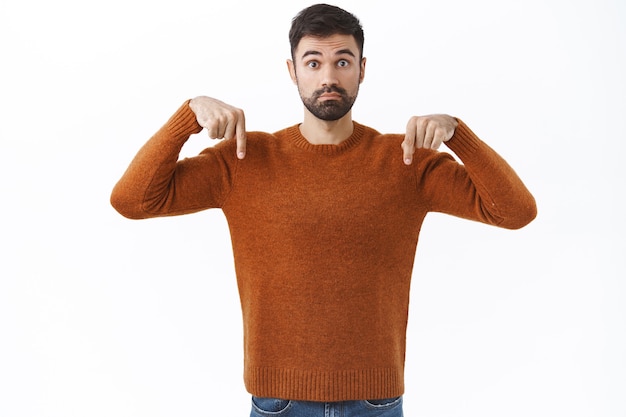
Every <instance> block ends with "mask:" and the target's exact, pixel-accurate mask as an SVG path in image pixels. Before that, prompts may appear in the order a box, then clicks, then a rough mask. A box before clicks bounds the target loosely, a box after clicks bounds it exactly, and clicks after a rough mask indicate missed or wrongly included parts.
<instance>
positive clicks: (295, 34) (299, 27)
mask: <svg viewBox="0 0 626 417" xmlns="http://www.w3.org/2000/svg"><path fill="white" fill-rule="evenodd" d="M336 34H341V35H352V36H354V39H355V41H356V44H357V46H358V47H359V52H360V54H361V56H360V58H363V42H364V35H363V28H362V27H361V23H360V22H359V19H357V17H356V16H355V15H353V14H352V13H349V12H347V11H345V10H343V9H341V8H339V7H337V6H331V5H329V4H315V5H313V6H310V7H307V8H306V9H303V10H302V11H300V13H298V14H297V15H296V17H294V18H293V20H292V21H291V29H290V30H289V43H290V44H291V58H292V59H295V56H294V54H295V52H296V48H297V47H298V44H299V43H300V40H301V39H302V38H303V37H305V36H315V37H320V38H326V37H329V36H332V35H336Z"/></svg>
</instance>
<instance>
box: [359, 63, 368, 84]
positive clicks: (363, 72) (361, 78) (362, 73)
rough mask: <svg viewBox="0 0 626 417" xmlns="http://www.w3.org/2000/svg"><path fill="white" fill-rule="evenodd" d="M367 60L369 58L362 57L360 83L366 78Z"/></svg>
mask: <svg viewBox="0 0 626 417" xmlns="http://www.w3.org/2000/svg"><path fill="white" fill-rule="evenodd" d="M366 61H367V58H362V59H361V75H360V77H359V84H361V83H362V82H363V80H364V79H365V62H366Z"/></svg>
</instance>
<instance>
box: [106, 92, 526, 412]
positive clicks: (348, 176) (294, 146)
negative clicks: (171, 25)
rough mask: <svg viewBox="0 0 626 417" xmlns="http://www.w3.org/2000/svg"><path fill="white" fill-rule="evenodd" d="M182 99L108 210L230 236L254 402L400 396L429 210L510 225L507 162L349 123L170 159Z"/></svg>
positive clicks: (189, 121)
mask: <svg viewBox="0 0 626 417" xmlns="http://www.w3.org/2000/svg"><path fill="white" fill-rule="evenodd" d="M201 130H202V129H201V127H200V126H199V125H198V124H197V122H196V118H195V115H194V113H193V112H192V111H191V110H190V109H189V106H188V103H185V104H184V105H183V106H182V107H180V108H179V110H178V111H177V112H176V113H175V114H174V115H173V116H172V118H171V119H170V120H169V121H168V122H167V123H166V124H165V125H164V126H163V127H162V128H161V129H160V130H159V131H158V132H157V133H156V134H155V135H154V136H153V137H152V138H151V139H150V140H149V141H148V142H147V143H146V144H145V145H144V146H143V147H142V149H141V150H140V151H139V153H138V154H137V156H136V157H135V158H134V160H133V161H132V163H131V164H130V166H129V168H128V170H127V171H126V173H125V174H124V175H123V176H122V178H121V179H120V180H119V182H118V183H117V185H116V186H115V188H114V190H113V193H112V196H111V203H112V204H113V206H114V207H115V208H116V209H117V210H118V211H119V212H120V213H121V214H122V215H124V216H126V217H129V218H133V219H142V218H149V217H157V216H170V215H179V214H186V213H192V212H197V211H199V210H204V209H208V208H220V209H221V210H222V211H223V213H224V214H225V216H226V219H227V221H228V224H229V228H230V233H231V237H232V246H233V253H234V259H235V268H236V274H237V282H238V288H239V293H240V298H241V308H242V314H243V326H244V356H245V357H244V370H245V375H244V380H245V384H246V388H247V389H248V391H249V392H250V393H252V394H254V395H257V396H264V397H279V398H287V399H294V400H309V401H341V400H354V399H368V398H386V397H394V396H399V395H401V394H402V393H403V391H404V357H405V335H406V325H407V314H408V307H409V285H410V281H411V273H412V271H413V261H414V258H415V249H416V245H417V240H418V235H419V231H420V227H421V225H422V221H423V220H424V217H425V216H426V214H427V213H428V212H429V211H436V212H443V213H449V214H451V215H454V216H459V217H463V218H466V219H471V220H476V221H480V222H484V223H488V224H492V225H496V226H500V227H504V228H510V229H516V228H520V227H523V226H524V225H526V224H528V223H529V222H530V221H531V220H532V219H533V218H534V217H535V215H536V206H535V201H534V199H533V197H532V195H531V194H530V193H529V192H528V190H527V189H526V187H525V186H524V185H523V183H522V182H521V181H520V179H519V178H518V176H517V175H516V174H515V172H514V171H513V170H512V169H511V168H510V167H509V165H508V164H507V163H506V162H505V161H504V160H503V159H502V158H501V157H500V156H498V155H497V154H496V153H495V152H494V151H493V150H492V149H490V148H489V147H488V146H487V145H486V144H485V143H483V142H482V141H481V140H480V139H478V138H477V137H476V136H475V135H474V134H473V133H472V132H471V131H470V129H469V128H468V127H467V126H466V125H465V124H464V123H463V122H462V121H459V126H458V128H457V129H456V132H455V135H454V137H453V138H452V139H450V140H449V141H448V142H446V144H447V146H448V147H449V148H450V149H451V150H452V151H454V153H455V154H456V155H457V156H458V157H459V158H460V159H461V160H462V161H463V164H459V163H457V162H456V161H455V160H454V158H452V156H451V155H449V154H447V153H443V152H437V151H431V150H417V152H416V154H415V157H414V162H413V164H412V165H410V166H406V165H405V164H404V163H403V161H402V149H401V146H400V144H401V142H402V140H403V136H404V135H401V134H394V135H381V134H380V133H378V132H376V131H375V130H373V129H371V128H369V127H366V126H363V125H361V124H358V123H356V122H355V123H354V132H353V134H352V136H351V137H350V138H348V139H346V140H345V141H344V142H343V143H341V144H340V145H312V144H310V143H309V142H308V141H307V140H306V139H305V138H304V137H302V135H301V134H300V132H299V129H298V126H292V127H288V128H286V129H284V130H281V131H279V132H276V133H274V134H268V133H261V132H248V134H247V137H248V142H247V155H246V157H245V159H243V160H238V159H237V158H236V152H235V141H234V140H226V141H222V142H219V143H218V144H217V145H216V146H214V147H211V148H208V149H206V150H205V151H203V152H202V153H201V154H200V155H198V156H197V157H193V158H186V159H182V160H179V153H180V150H181V148H182V146H183V144H184V143H185V141H186V140H187V139H188V138H189V136H190V135H191V134H194V133H198V132H199V131H201Z"/></svg>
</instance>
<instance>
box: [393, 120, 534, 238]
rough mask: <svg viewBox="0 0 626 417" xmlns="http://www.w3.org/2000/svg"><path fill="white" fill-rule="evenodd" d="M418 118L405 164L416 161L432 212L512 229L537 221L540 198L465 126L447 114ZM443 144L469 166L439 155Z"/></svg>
mask: <svg viewBox="0 0 626 417" xmlns="http://www.w3.org/2000/svg"><path fill="white" fill-rule="evenodd" d="M418 119H421V118H413V119H412V120H411V121H410V122H409V125H408V129H414V131H407V135H406V137H405V141H404V142H403V144H402V147H403V150H404V159H405V163H407V164H410V163H412V161H413V159H415V163H416V164H417V167H416V168H417V173H418V174H417V175H418V186H420V187H422V191H423V192H424V193H425V195H426V196H427V200H428V201H429V204H430V210H432V211H438V212H443V213H448V214H452V215H455V216H458V217H463V218H468V219H471V220H477V221H481V222H484V223H488V224H492V225H496V226H500V227H504V228H508V229H518V228H521V227H523V226H525V225H527V224H528V223H530V222H531V221H532V220H533V219H534V218H535V217H536V215H537V206H536V203H535V199H534V197H533V196H532V195H531V194H530V192H529V191H528V189H527V188H526V186H525V185H524V183H523V182H522V180H521V179H520V178H519V177H518V175H517V174H516V173H515V171H514V170H513V169H512V168H511V166H510V165H509V164H508V163H507V162H506V161H505V160H504V159H503V158H502V157H501V156H500V155H498V154H497V153H496V152H495V151H494V150H493V149H491V148H490V147H489V146H487V144H485V143H484V142H483V141H481V140H480V139H479V138H478V137H477V136H476V135H475V134H474V133H473V132H472V131H471V130H470V129H469V127H467V125H465V123H463V122H462V121H461V120H458V119H455V118H452V117H451V116H446V115H436V116H427V117H425V118H424V119H426V120H418ZM442 142H445V144H446V145H447V146H448V148H450V150H452V151H453V152H454V153H455V154H456V155H457V156H458V157H459V158H460V159H461V161H462V162H463V164H459V163H457V162H456V161H455V160H454V159H453V158H452V157H451V156H450V155H447V154H444V153H438V152H433V149H436V148H437V147H438V146H439V145H440V144H441V143H442ZM424 148H426V149H424ZM416 149H417V150H416ZM414 152H416V154H415V158H414V155H413V153H414Z"/></svg>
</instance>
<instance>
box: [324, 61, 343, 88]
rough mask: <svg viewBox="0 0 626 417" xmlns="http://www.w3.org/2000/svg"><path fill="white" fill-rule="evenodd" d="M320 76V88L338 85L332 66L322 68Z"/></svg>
mask: <svg viewBox="0 0 626 417" xmlns="http://www.w3.org/2000/svg"><path fill="white" fill-rule="evenodd" d="M321 76H322V78H321V83H322V87H330V86H333V85H337V84H338V83H339V80H338V78H337V72H336V69H335V68H334V67H333V66H332V65H328V66H326V67H325V68H323V69H322V72H321Z"/></svg>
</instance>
